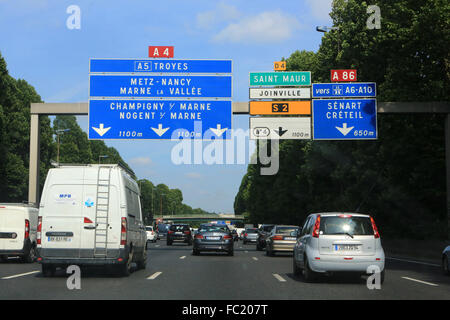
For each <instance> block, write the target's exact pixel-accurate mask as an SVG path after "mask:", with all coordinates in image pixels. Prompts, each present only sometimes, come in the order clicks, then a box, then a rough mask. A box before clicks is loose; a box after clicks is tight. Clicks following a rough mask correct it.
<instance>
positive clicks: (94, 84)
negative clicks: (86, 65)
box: [89, 75, 232, 99]
mask: <svg viewBox="0 0 450 320" xmlns="http://www.w3.org/2000/svg"><path fill="white" fill-rule="evenodd" d="M231 92H232V89H231V76H189V75H185V76H152V75H150V76H142V75H139V76H137V75H91V76H90V91H89V96H90V97H124V98H130V97H136V98H175V97H176V98H191V99H195V98H231Z"/></svg>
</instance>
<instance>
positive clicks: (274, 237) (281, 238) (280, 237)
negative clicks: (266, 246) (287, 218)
mask: <svg viewBox="0 0 450 320" xmlns="http://www.w3.org/2000/svg"><path fill="white" fill-rule="evenodd" d="M272 240H283V236H273V237H272Z"/></svg>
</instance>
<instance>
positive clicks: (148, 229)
mask: <svg viewBox="0 0 450 320" xmlns="http://www.w3.org/2000/svg"><path fill="white" fill-rule="evenodd" d="M145 230H147V231H153V227H145Z"/></svg>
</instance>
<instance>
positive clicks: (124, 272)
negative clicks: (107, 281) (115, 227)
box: [119, 249, 133, 277]
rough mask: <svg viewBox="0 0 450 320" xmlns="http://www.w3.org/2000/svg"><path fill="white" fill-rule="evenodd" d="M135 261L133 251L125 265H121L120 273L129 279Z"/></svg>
mask: <svg viewBox="0 0 450 320" xmlns="http://www.w3.org/2000/svg"><path fill="white" fill-rule="evenodd" d="M132 261H133V249H131V251H130V253H129V254H128V259H127V260H126V261H125V263H123V264H121V265H119V273H120V275H121V276H123V277H128V276H129V275H130V274H131V262H132Z"/></svg>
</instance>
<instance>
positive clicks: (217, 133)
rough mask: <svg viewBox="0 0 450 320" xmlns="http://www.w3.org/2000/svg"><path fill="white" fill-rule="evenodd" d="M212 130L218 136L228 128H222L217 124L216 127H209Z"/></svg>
mask: <svg viewBox="0 0 450 320" xmlns="http://www.w3.org/2000/svg"><path fill="white" fill-rule="evenodd" d="M210 129H211V131H212V132H214V134H215V135H216V136H218V137H220V136H221V135H222V134H223V133H224V132H225V131H227V129H228V128H223V129H222V125H220V124H218V125H217V128H210Z"/></svg>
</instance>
